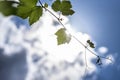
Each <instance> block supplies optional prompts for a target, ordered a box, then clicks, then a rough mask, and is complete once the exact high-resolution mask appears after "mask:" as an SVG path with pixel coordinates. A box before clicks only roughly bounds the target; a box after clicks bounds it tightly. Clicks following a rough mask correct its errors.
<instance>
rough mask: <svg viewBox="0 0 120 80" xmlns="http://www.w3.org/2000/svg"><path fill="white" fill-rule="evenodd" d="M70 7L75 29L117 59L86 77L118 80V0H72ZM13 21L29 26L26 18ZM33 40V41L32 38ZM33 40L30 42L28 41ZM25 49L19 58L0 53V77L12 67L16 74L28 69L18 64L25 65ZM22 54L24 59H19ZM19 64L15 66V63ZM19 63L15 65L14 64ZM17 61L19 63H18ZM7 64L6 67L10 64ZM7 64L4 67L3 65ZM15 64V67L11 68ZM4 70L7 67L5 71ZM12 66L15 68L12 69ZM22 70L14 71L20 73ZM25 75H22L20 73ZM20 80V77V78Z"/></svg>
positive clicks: (7, 79)
mask: <svg viewBox="0 0 120 80" xmlns="http://www.w3.org/2000/svg"><path fill="white" fill-rule="evenodd" d="M42 1H43V2H45V1H47V2H49V3H50V2H51V1H49V0H42ZM71 2H72V5H73V9H74V10H75V14H74V15H72V16H71V17H70V23H71V25H72V26H74V28H75V29H76V30H77V31H80V32H83V33H87V34H89V35H90V36H91V37H92V39H93V40H94V41H95V42H96V43H97V44H96V47H97V48H98V47H100V46H105V47H107V48H108V52H107V54H112V55H114V57H115V59H116V61H115V63H114V64H113V65H109V66H108V67H103V68H101V69H100V68H99V67H98V69H97V70H98V71H99V72H98V73H93V74H92V75H90V76H87V78H88V80H89V79H91V78H89V77H91V76H92V77H94V75H95V76H97V78H96V79H97V80H119V79H120V76H119V74H120V63H119V62H120V59H119V57H120V55H119V53H120V48H119V47H120V44H119V43H120V42H119V41H120V38H119V34H120V31H119V30H120V28H119V26H120V0H71ZM12 19H13V21H15V23H16V24H17V26H18V25H21V24H24V25H26V26H28V22H27V21H26V20H22V19H20V18H18V17H14V18H12ZM33 41H34V40H33ZM31 42H32V41H31ZM24 52H25V51H23V52H21V53H23V54H21V55H17V56H19V57H17V58H16V57H15V56H13V57H12V58H13V59H12V58H8V57H6V56H4V55H3V54H0V57H1V59H2V60H0V61H1V64H0V70H2V71H3V73H2V72H1V73H0V74H1V75H0V77H1V76H2V75H3V76H5V75H6V74H8V75H9V73H6V72H7V71H8V72H10V69H11V68H12V70H13V74H16V72H17V70H19V69H22V70H21V71H23V72H24V71H25V73H26V72H27V69H26V67H23V66H20V67H19V65H21V64H24V65H25V66H26V59H25V57H23V56H24V55H25V54H24ZM0 53H3V49H2V48H0ZM22 57H23V60H24V61H23V60H21V58H22ZM13 60H14V63H15V64H16V65H17V66H18V67H15V66H16V65H14V64H13ZM17 63H18V64H17ZM19 63H20V64H19ZM10 64H11V66H10V67H7V66H8V65H10ZM3 65H4V66H6V65H7V66H6V67H5V68H4V66H3ZM13 66H14V67H13ZM6 69H7V70H6ZM14 69H15V70H14ZM19 74H21V73H17V76H19ZM21 76H23V77H24V76H25V74H23V75H21ZM15 78H16V77H15V76H12V78H11V79H15ZM3 80H9V78H7V77H4V78H3ZM20 80H21V79H20Z"/></svg>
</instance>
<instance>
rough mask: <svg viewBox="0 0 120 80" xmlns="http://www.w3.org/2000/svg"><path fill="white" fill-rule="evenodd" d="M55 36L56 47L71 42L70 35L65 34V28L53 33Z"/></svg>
mask: <svg viewBox="0 0 120 80" xmlns="http://www.w3.org/2000/svg"><path fill="white" fill-rule="evenodd" d="M55 35H56V36H57V42H58V45H60V44H64V43H69V42H70V40H71V35H70V34H66V29H65V28H61V29H59V30H58V31H57V32H56V33H55Z"/></svg>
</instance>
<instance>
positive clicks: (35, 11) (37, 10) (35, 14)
mask: <svg viewBox="0 0 120 80" xmlns="http://www.w3.org/2000/svg"><path fill="white" fill-rule="evenodd" d="M42 12H43V10H42V7H41V6H36V7H35V8H34V9H33V11H32V12H31V14H30V16H29V22H30V25H32V24H33V23H34V22H36V21H37V20H39V18H40V16H42Z"/></svg>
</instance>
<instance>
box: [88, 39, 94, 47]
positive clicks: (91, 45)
mask: <svg viewBox="0 0 120 80" xmlns="http://www.w3.org/2000/svg"><path fill="white" fill-rule="evenodd" d="M87 43H88V44H89V46H90V47H91V48H95V46H94V44H93V43H92V42H91V41H90V40H87Z"/></svg>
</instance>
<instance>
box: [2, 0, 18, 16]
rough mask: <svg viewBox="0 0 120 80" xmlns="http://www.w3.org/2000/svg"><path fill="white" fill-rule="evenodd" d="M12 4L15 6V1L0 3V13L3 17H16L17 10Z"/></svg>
mask: <svg viewBox="0 0 120 80" xmlns="http://www.w3.org/2000/svg"><path fill="white" fill-rule="evenodd" d="M14 4H16V5H17V4H18V3H17V2H15V1H0V12H2V14H3V15H5V16H9V15H16V12H17V8H16V6H13V5H14Z"/></svg>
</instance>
